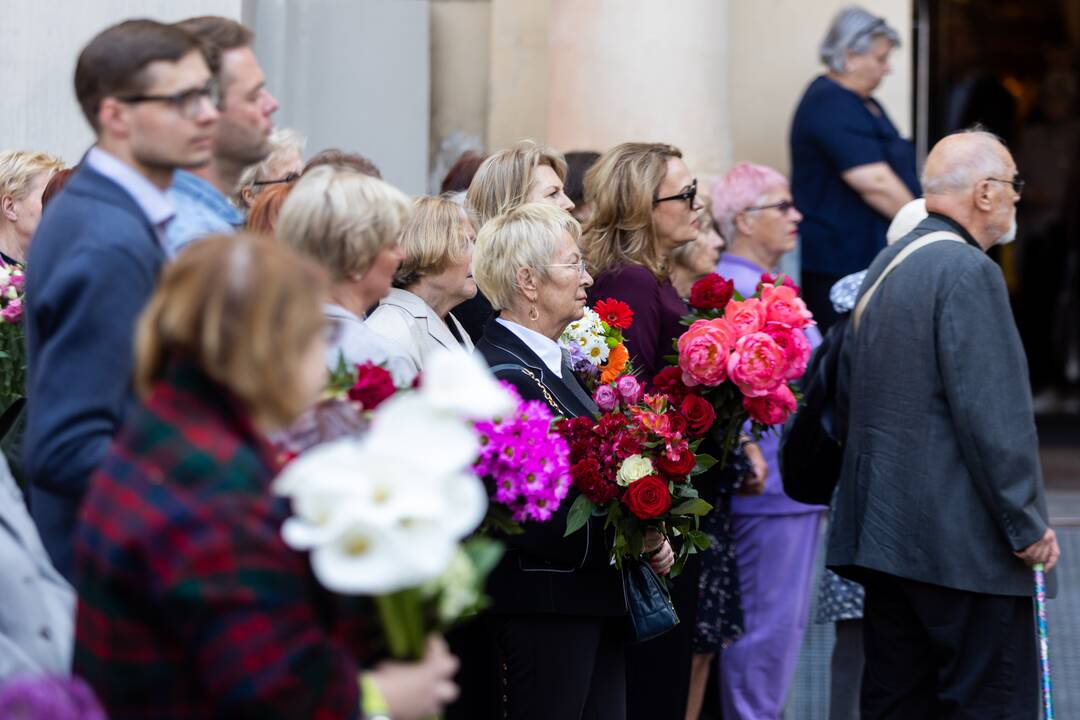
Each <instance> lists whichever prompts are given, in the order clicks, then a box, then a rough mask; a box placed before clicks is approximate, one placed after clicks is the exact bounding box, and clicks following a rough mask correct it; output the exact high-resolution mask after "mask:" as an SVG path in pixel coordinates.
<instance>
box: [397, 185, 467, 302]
mask: <svg viewBox="0 0 1080 720" xmlns="http://www.w3.org/2000/svg"><path fill="white" fill-rule="evenodd" d="M473 224H474V223H473V222H472V218H470V217H469V212H468V211H467V210H466V209H465V208H463V207H461V206H460V205H458V204H457V203H456V202H454V201H453V200H451V199H450V198H447V197H422V198H418V199H417V200H416V202H414V203H413V214H412V217H411V218H409V221H408V222H407V223H405V228H404V229H403V230H402V231H401V238H400V240H399V243H400V245H401V252H402V254H403V255H404V256H405V257H404V259H403V260H402V261H401V265H400V266H399V267H398V270H397V272H396V273H394V287H399V288H406V287H408V286H410V285H412V284H413V283H415V282H417V281H418V280H420V278H421V277H423V276H424V275H438V274H439V273H441V272H442V271H443V270H445V269H446V268H447V267H449V266H450V265H456V264H457V263H459V262H461V261H462V260H463V259H464V258H465V256H466V254H467V253H468V251H469V246H470V245H471V244H472V242H473V238H472V232H470V227H469V226H470V225H473Z"/></svg>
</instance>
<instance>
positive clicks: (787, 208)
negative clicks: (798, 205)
mask: <svg viewBox="0 0 1080 720" xmlns="http://www.w3.org/2000/svg"><path fill="white" fill-rule="evenodd" d="M794 209H795V202H794V201H792V200H781V201H780V202H778V203H772V204H770V205H753V206H751V207H748V208H746V209H745V210H744V211H743V212H755V211H758V210H779V211H780V214H781V215H787V214H788V213H789V212H791V211H792V210H794Z"/></svg>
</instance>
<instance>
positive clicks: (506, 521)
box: [480, 502, 525, 535]
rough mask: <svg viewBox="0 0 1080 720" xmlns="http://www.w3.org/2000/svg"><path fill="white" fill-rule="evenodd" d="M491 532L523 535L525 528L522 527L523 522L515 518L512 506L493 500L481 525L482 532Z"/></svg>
mask: <svg viewBox="0 0 1080 720" xmlns="http://www.w3.org/2000/svg"><path fill="white" fill-rule="evenodd" d="M491 532H496V533H498V534H500V535H521V534H522V533H524V532H525V530H524V529H523V528H522V527H521V523H519V522H518V521H517V520H514V516H513V513H511V512H510V508H508V507H506V506H505V505H500V504H499V503H496V502H492V503H490V504H489V505H488V509H487V514H485V515H484V522H483V524H481V525H480V533H481V534H484V535H486V534H489V533H491Z"/></svg>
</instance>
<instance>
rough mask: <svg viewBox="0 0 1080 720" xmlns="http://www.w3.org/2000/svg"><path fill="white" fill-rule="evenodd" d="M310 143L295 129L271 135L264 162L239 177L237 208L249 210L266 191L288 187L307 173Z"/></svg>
mask: <svg viewBox="0 0 1080 720" xmlns="http://www.w3.org/2000/svg"><path fill="white" fill-rule="evenodd" d="M306 145H307V140H306V139H305V138H304V136H303V135H301V134H300V133H298V132H297V131H296V130H293V129H292V128H278V129H277V130H274V132H273V134H271V135H270V152H269V154H267V156H266V158H265V159H263V161H262V162H260V163H256V164H255V165H249V166H248V167H247V168H246V169H245V170H244V172H243V173H241V175H240V179H239V181H238V182H237V188H238V189H237V191H236V193H235V194H234V195H233V201H234V202H235V203H236V206H237V207H239V208H241V209H242V210H248V209H250V208H251V206H252V205H254V204H255V198H257V197H258V196H259V193H261V192H262V191H263V190H266V189H267V188H271V187H273V186H274V185H278V184H281V183H289V182H291V181H293V180H296V179H297V178H298V177H300V173H302V172H303V171H304V147H305V146H306Z"/></svg>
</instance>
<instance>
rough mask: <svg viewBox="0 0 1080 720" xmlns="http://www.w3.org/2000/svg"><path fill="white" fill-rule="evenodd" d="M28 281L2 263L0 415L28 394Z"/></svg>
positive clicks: (0, 278)
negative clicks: (25, 319)
mask: <svg viewBox="0 0 1080 720" xmlns="http://www.w3.org/2000/svg"><path fill="white" fill-rule="evenodd" d="M25 281H26V274H25V272H24V271H23V269H22V268H21V267H19V266H18V265H7V264H5V263H4V262H3V261H0V412H3V410H5V409H6V408H7V407H8V406H9V405H10V404H11V403H12V402H14V401H15V400H17V399H18V398H20V397H22V396H23V394H24V393H25V392H26V350H25V331H24V329H23V322H22V316H23V303H24V302H25V298H24V284H25Z"/></svg>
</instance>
